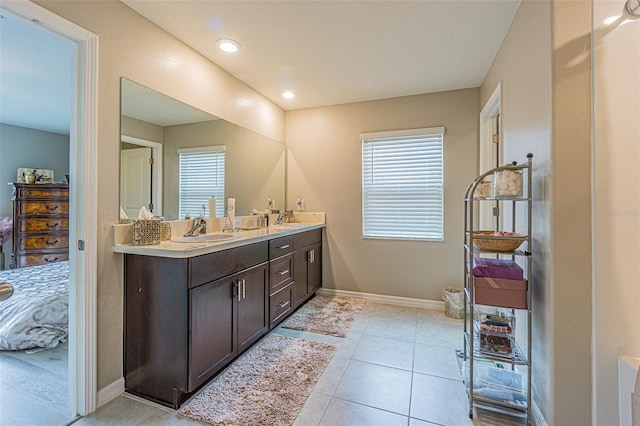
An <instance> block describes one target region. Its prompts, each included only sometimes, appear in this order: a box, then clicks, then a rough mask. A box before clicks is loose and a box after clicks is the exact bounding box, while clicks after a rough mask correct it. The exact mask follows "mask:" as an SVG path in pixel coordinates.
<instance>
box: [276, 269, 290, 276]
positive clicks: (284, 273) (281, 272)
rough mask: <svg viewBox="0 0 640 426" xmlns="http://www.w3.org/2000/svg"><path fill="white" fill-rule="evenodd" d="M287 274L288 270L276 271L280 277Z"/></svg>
mask: <svg viewBox="0 0 640 426" xmlns="http://www.w3.org/2000/svg"><path fill="white" fill-rule="evenodd" d="M288 273H289V270H288V269H285V270H283V271H278V274H280V275H286V274H288Z"/></svg>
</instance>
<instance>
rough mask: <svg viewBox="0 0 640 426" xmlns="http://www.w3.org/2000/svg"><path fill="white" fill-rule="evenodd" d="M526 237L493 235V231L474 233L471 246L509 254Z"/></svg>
mask: <svg viewBox="0 0 640 426" xmlns="http://www.w3.org/2000/svg"><path fill="white" fill-rule="evenodd" d="M526 239H527V237H526V235H520V234H515V233H514V234H513V235H510V236H508V237H507V236H500V235H495V233H494V231H475V232H474V233H473V244H474V245H475V246H476V247H477V248H478V249H480V250H484V251H497V252H510V251H514V250H515V249H517V248H518V247H520V246H521V245H522V243H523V242H524V241H525V240H526Z"/></svg>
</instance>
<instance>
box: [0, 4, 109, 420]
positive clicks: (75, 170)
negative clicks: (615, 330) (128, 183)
mask: <svg viewBox="0 0 640 426" xmlns="http://www.w3.org/2000/svg"><path fill="white" fill-rule="evenodd" d="M0 11H2V13H10V14H12V15H14V16H16V17H18V18H21V19H24V20H25V21H27V22H32V23H33V24H34V25H38V26H40V27H41V28H43V29H45V30H47V31H49V32H51V33H52V34H55V35H57V36H59V37H63V38H65V39H67V40H69V41H71V42H73V43H75V44H76V45H77V49H76V52H75V57H76V58H75V59H76V63H75V64H73V65H75V66H73V67H72V69H73V70H74V75H73V76H72V82H75V85H73V84H72V94H71V95H72V96H71V105H72V111H71V120H70V134H69V139H70V146H69V152H70V158H69V179H70V185H69V195H70V209H69V210H70V211H69V219H70V224H71V226H70V229H69V241H70V244H69V260H70V262H69V265H70V269H69V409H70V412H71V413H72V414H77V415H81V416H84V415H87V414H89V413H92V412H93V411H95V410H96V402H97V365H96V360H97V354H96V348H97V345H96V337H97V336H96V322H97V321H96V318H97V315H96V313H97V241H96V239H97V236H98V231H97V230H98V226H97V219H96V216H97V212H98V209H97V189H98V174H97V170H98V167H97V152H98V37H97V36H96V35H95V34H92V33H90V32H89V31H86V30H85V29H83V28H81V27H79V26H77V25H76V24H74V23H72V22H69V21H67V20H66V19H64V18H62V17H60V16H58V15H56V14H54V13H52V12H50V11H49V10H47V9H44V8H42V7H40V6H38V5H36V4H35V3H31V2H30V1H27V0H0ZM81 242H82V244H84V248H83V249H80V248H79V246H80V244H81Z"/></svg>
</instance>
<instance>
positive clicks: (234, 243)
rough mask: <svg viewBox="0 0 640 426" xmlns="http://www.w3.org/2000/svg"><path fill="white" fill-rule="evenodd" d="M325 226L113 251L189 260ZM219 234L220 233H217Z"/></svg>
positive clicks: (258, 231)
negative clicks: (212, 240)
mask: <svg viewBox="0 0 640 426" xmlns="http://www.w3.org/2000/svg"><path fill="white" fill-rule="evenodd" d="M324 227H325V224H324V223H321V224H312V223H309V224H306V223H304V224H303V223H301V224H299V225H298V226H296V227H291V228H289V227H286V226H281V227H278V226H275V227H268V228H260V229H255V230H248V231H238V232H235V233H234V234H237V235H238V238H234V239H232V240H226V241H216V242H196V243H192V242H189V243H181V242H172V241H162V242H161V243H160V244H154V245H144V246H134V245H131V244H117V245H114V246H113V248H112V250H113V252H114V253H127V254H139V255H144V256H158V257H172V258H189V257H195V256H201V255H203V254H209V253H215V252H217V251H222V250H227V249H230V248H235V247H241V246H244V245H247V244H252V243H258V242H261V241H268V240H272V239H274V238H279V237H284V236H287V235H293V234H298V233H300V232H305V231H310V230H313V229H320V228H324ZM216 233H219V232H216Z"/></svg>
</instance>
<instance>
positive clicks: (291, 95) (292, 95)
mask: <svg viewBox="0 0 640 426" xmlns="http://www.w3.org/2000/svg"><path fill="white" fill-rule="evenodd" d="M282 97H283V98H285V99H293V98H295V97H296V94H295V93H293V92H292V91H290V90H287V91H286V92H283V93H282Z"/></svg>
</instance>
